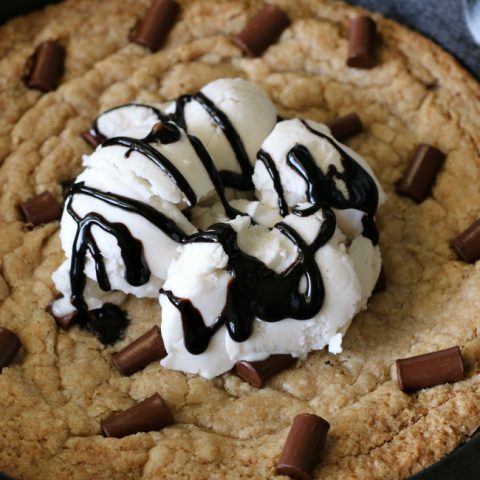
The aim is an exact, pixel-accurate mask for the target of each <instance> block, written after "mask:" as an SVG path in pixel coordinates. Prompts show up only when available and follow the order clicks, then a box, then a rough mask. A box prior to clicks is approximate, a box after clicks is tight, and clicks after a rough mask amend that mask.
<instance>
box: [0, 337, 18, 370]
mask: <svg viewBox="0 0 480 480" xmlns="http://www.w3.org/2000/svg"><path fill="white" fill-rule="evenodd" d="M21 346H22V344H21V342H20V339H19V338H18V337H17V335H16V334H15V333H14V332H12V331H11V330H8V329H7V328H3V327H0V371H1V370H2V368H3V367H7V366H8V365H10V363H11V362H12V360H13V359H14V357H15V355H16V354H17V352H18V351H19V350H20V347H21Z"/></svg>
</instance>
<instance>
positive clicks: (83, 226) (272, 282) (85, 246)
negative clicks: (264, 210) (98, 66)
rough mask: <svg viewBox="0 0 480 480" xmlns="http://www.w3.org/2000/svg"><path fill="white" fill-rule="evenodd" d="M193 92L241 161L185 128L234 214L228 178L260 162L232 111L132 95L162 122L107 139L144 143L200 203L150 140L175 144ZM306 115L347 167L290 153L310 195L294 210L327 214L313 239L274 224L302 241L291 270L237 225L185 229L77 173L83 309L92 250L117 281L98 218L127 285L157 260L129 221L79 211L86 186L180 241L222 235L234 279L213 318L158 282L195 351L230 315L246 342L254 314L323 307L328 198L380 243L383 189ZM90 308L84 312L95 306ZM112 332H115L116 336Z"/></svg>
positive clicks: (77, 261)
mask: <svg viewBox="0 0 480 480" xmlns="http://www.w3.org/2000/svg"><path fill="white" fill-rule="evenodd" d="M194 100H195V101H197V102H198V103H200V105H202V106H203V108H204V109H205V111H206V112H207V113H208V114H209V115H210V117H211V118H212V119H213V121H214V122H215V123H216V124H217V125H218V126H219V127H220V128H221V129H222V130H223V132H224V134H225V137H226V138H227V140H228V141H229V143H230V145H231V147H232V149H233V151H234V152H235V155H236V158H237V161H238V163H239V165H240V167H241V173H240V174H238V173H234V172H231V171H220V172H219V171H218V170H217V169H216V168H215V165H214V163H213V160H212V158H211V156H210V155H209V153H208V152H207V150H206V149H205V147H204V146H203V144H202V143H201V142H200V141H199V140H198V139H197V138H196V137H194V136H192V135H187V136H188V139H189V141H190V143H191V145H192V147H193V148H194V149H195V152H196V153H197V155H198V157H199V158H200V160H201V162H202V164H203V166H204V167H205V169H206V171H207V172H208V175H209V177H210V180H211V181H212V183H213V185H214V187H215V190H216V192H217V194H218V195H219V198H220V200H221V202H222V205H223V207H224V209H225V212H226V214H227V216H228V217H229V218H235V217H236V216H237V215H239V214H241V215H243V213H241V212H239V211H238V210H236V209H235V208H233V207H232V206H231V205H229V203H228V201H227V199H226V197H225V192H224V187H225V186H230V187H233V188H236V189H239V190H249V189H252V188H253V184H252V180H251V175H252V172H253V167H252V165H251V164H250V161H249V158H248V155H247V153H246V151H245V147H244V145H243V142H242V140H241V138H240V136H239V134H238V132H237V131H236V130H235V128H234V127H233V125H232V124H231V122H230V120H229V119H228V117H227V116H226V115H225V114H224V113H223V112H222V111H221V110H219V109H218V108H217V107H216V106H215V105H214V104H213V102H212V101H211V100H210V99H208V98H207V97H206V96H205V95H203V94H202V93H201V92H200V93H197V94H195V95H184V96H182V97H180V98H179V99H178V101H177V104H176V105H177V107H176V111H175V112H174V113H173V114H172V115H170V116H168V117H166V116H164V115H163V114H162V113H161V112H160V111H158V110H157V109H155V108H153V107H149V106H147V105H141V104H132V105H139V106H145V107H148V108H151V109H152V110H153V111H154V112H155V113H156V114H157V116H158V118H159V120H161V121H162V123H160V124H158V125H156V126H155V127H154V128H153V129H152V131H151V133H150V134H149V135H148V136H147V137H145V138H144V139H140V140H139V139H134V138H129V137H115V138H111V139H108V140H106V141H105V142H104V143H103V147H108V146H111V145H120V146H123V147H126V148H127V151H126V153H125V158H126V159H128V158H129V156H130V155H131V153H132V152H133V151H136V152H138V153H140V154H141V155H143V156H144V157H145V158H148V159H149V160H151V161H152V162H153V163H154V164H155V165H156V166H158V168H160V169H161V170H162V171H163V172H164V173H165V174H166V175H167V176H168V177H169V178H170V179H171V180H172V182H173V183H174V184H175V185H176V186H177V187H178V188H179V189H180V190H181V191H182V193H183V194H184V195H185V198H186V199H187V201H188V203H189V206H194V205H196V203H197V197H196V194H195V192H194V191H193V189H192V187H191V186H190V184H189V183H188V181H187V180H186V179H185V177H184V176H183V175H182V174H181V172H180V171H179V170H178V169H177V168H176V167H175V166H174V165H173V164H172V163H171V162H170V161H169V160H168V159H167V158H166V157H165V156H164V155H163V154H161V153H160V152H159V151H158V150H157V149H155V148H154V147H153V146H152V143H153V144H154V143H156V142H159V143H163V144H168V143H173V142H176V141H179V140H180V138H181V132H180V130H179V129H178V127H177V126H176V125H175V124H174V123H172V122H169V121H168V120H170V119H171V120H173V121H174V122H176V123H177V124H178V125H179V126H180V127H183V128H185V127H186V124H185V118H184V111H185V106H186V105H187V103H189V102H190V101H194ZM116 108H121V107H116ZM112 110H113V109H112ZM109 111H111V110H109ZM97 120H98V119H97ZM304 124H305V126H306V127H307V128H308V129H309V130H310V131H311V132H312V133H314V134H316V135H318V136H320V137H322V138H324V139H325V140H327V141H328V142H329V143H330V144H331V145H332V146H333V147H334V148H335V149H336V150H337V151H338V152H339V153H340V155H341V158H342V165H343V167H344V171H343V172H338V171H337V170H336V169H335V167H334V166H333V165H332V166H330V168H329V170H328V172H327V173H326V174H324V173H323V172H322V171H321V170H320V169H319V168H318V167H317V166H316V164H315V161H314V158H313V157H312V155H311V153H310V152H309V151H308V149H307V148H306V147H304V146H302V145H295V146H294V147H293V148H292V149H291V150H290V152H289V154H288V158H287V163H288V165H289V166H290V167H291V168H292V169H293V170H295V171H296V172H297V173H298V174H299V175H300V176H301V177H302V178H304V179H305V181H306V185H307V190H306V194H307V198H308V201H309V202H310V203H311V204H312V206H311V207H309V208H308V209H303V210H300V209H294V210H293V213H295V214H297V215H300V216H306V215H310V214H312V213H314V212H316V211H318V210H322V213H323V218H324V221H323V223H322V227H321V229H320V231H319V233H318V235H317V237H316V239H315V240H314V242H313V243H312V244H310V245H307V244H306V242H305V241H304V240H303V239H302V238H301V236H300V235H299V234H298V233H297V232H296V231H295V230H294V229H292V228H291V227H290V226H288V225H287V224H285V223H283V222H281V223H279V224H277V225H276V226H275V228H277V229H278V230H279V231H280V232H281V233H282V234H284V235H285V236H286V237H287V238H288V239H289V240H290V241H291V242H292V243H293V244H294V245H295V246H296V247H297V251H298V255H297V258H296V260H295V261H294V262H293V264H292V265H291V266H290V267H289V268H288V269H287V270H286V271H285V272H282V273H281V274H277V273H276V272H275V271H273V270H271V269H269V268H268V267H267V266H266V265H265V264H263V263H262V262H261V261H260V260H258V259H257V258H255V257H252V256H249V255H247V254H246V253H244V252H243V251H242V250H241V249H240V248H239V247H238V244H237V234H236V232H235V231H234V230H233V228H232V227H231V226H230V225H229V224H226V223H218V224H215V225H213V226H211V227H210V228H209V229H208V230H207V231H204V232H199V233H195V234H193V235H190V236H187V235H186V233H185V232H184V231H183V230H182V229H181V228H180V227H179V226H178V225H177V224H176V223H175V222H174V221H172V220H171V219H170V218H169V217H167V216H166V215H164V214H162V213H161V212H159V211H157V210H155V209H154V208H152V207H150V206H149V205H148V204H145V203H142V202H139V201H137V200H133V199H130V198H127V197H123V196H121V195H117V194H113V193H111V192H101V191H99V190H97V189H94V188H91V187H87V186H85V185H84V184H83V183H77V184H74V185H73V186H71V187H70V189H69V196H68V198H67V211H68V213H69V214H70V215H71V217H72V218H73V219H74V220H75V222H76V223H77V232H76V235H75V240H74V245H73V252H72V261H71V269H70V281H71V287H72V296H71V302H72V304H73V305H74V306H75V307H76V308H77V310H79V312H86V310H87V305H86V303H85V300H84V298H83V291H84V288H85V283H86V275H85V273H84V269H85V261H86V255H87V253H90V254H91V256H92V258H93V259H94V261H95V268H96V276H97V281H98V284H99V286H100V288H101V289H102V290H104V291H109V290H110V288H111V287H110V282H109V279H108V275H107V272H106V269H105V263H104V259H103V256H102V254H101V252H100V249H99V248H98V246H97V244H96V243H95V239H94V237H93V235H92V232H91V228H92V226H97V227H99V228H101V229H102V230H104V231H106V232H108V233H110V234H112V235H114V236H115V237H116V239H117V241H118V244H119V247H120V251H121V255H122V259H123V262H124V264H125V279H126V281H127V282H128V283H129V284H130V285H133V286H140V285H144V284H145V283H147V282H148V280H149V278H150V269H149V267H148V264H147V262H146V260H145V257H144V252H143V245H142V242H141V241H140V240H138V239H136V238H135V237H134V236H133V235H132V233H131V232H130V231H129V230H128V228H127V227H126V226H125V225H123V224H122V223H115V222H109V221H108V220H106V219H105V218H104V217H102V216H101V215H100V214H98V213H95V212H91V213H89V214H87V215H85V217H83V218H80V217H79V216H78V215H77V214H76V212H75V211H74V209H73V208H72V201H73V197H74V196H75V195H77V194H81V195H88V196H91V197H94V198H95V199H97V200H100V201H103V202H105V203H107V204H109V205H112V206H114V207H117V208H120V209H123V210H125V211H128V212H130V213H134V214H137V215H141V216H142V217H144V218H145V219H147V220H148V221H149V222H151V223H152V224H153V225H155V226H156V227H157V228H159V229H160V230H162V231H163V232H164V233H165V234H166V235H167V236H168V237H169V238H171V239H172V240H173V241H175V242H178V243H184V244H185V243H197V242H207V243H211V242H218V243H220V244H221V245H222V247H223V248H224V250H225V252H226V253H227V255H228V258H229V262H228V266H227V269H228V271H229V272H230V273H231V275H232V280H231V281H230V283H229V286H228V290H227V300H226V304H225V307H224V309H223V311H222V313H221V315H220V316H219V317H218V318H217V319H216V320H215V322H214V323H213V324H212V325H211V326H206V325H205V322H204V319H203V318H202V315H201V314H200V312H199V311H198V310H197V309H196V308H195V306H194V305H193V304H192V303H191V301H190V300H188V299H182V298H178V297H176V296H175V295H174V294H173V293H172V292H171V291H165V290H163V289H162V290H161V292H162V293H163V294H164V295H166V296H167V298H168V299H169V301H170V302H171V303H172V304H173V305H174V306H176V307H177V308H178V310H179V311H180V313H181V317H182V324H183V330H184V341H185V346H186V348H187V350H188V351H189V352H190V353H192V354H200V353H202V352H204V351H205V350H206V348H207V347H208V344H209V341H210V339H211V337H212V336H213V335H214V334H215V332H216V331H217V330H218V329H219V328H220V327H221V326H222V325H226V328H227V330H228V332H229V334H230V336H231V338H232V339H233V340H235V341H237V342H243V341H245V340H247V339H248V338H249V336H250V335H251V334H252V331H253V325H254V323H253V322H254V319H255V318H259V319H261V320H263V321H266V322H277V321H280V320H282V319H285V318H293V319H297V320H306V319H310V318H312V317H313V316H314V315H316V314H317V313H318V312H319V311H320V309H321V307H322V305H323V301H324V296H325V290H324V285H323V280H322V275H321V272H320V270H319V267H318V265H317V262H316V261H315V253H316V252H317V250H318V249H319V248H321V247H322V246H324V245H325V244H326V243H327V242H328V241H329V240H330V238H331V237H332V235H333V234H334V232H335V228H336V219H335V214H334V213H333V211H332V210H331V207H334V208H340V209H345V208H357V209H359V210H361V211H364V212H365V216H364V219H363V225H364V232H363V233H364V235H365V236H367V237H368V238H370V239H371V240H372V242H373V243H374V244H375V243H376V242H377V241H378V233H377V230H376V227H375V223H374V220H373V219H374V214H375V211H376V208H377V205H378V191H377V187H376V185H375V183H374V181H373V179H372V178H371V177H370V175H368V173H367V172H366V171H365V170H364V169H363V168H362V167H361V166H360V165H358V164H357V162H355V160H353V159H352V158H351V156H349V155H348V154H347V153H346V152H345V151H344V150H343V149H342V148H341V147H339V146H338V145H337V143H336V142H335V141H334V140H332V139H330V137H328V136H326V135H323V134H322V133H320V132H317V131H316V130H314V129H312V128H311V127H310V126H309V125H308V124H306V123H305V122H304ZM92 132H93V133H94V134H96V135H102V134H101V132H100V131H99V130H98V122H97V121H95V122H94V124H93V125H92ZM258 159H259V160H261V161H262V162H263V163H264V164H265V166H266V168H267V171H268V172H269V174H270V176H271V177H272V180H273V183H274V188H275V190H276V191H277V194H278V198H279V210H280V213H281V215H282V216H286V215H287V214H288V206H287V203H286V200H285V197H284V192H283V188H282V184H281V180H280V176H279V173H278V171H277V169H276V167H275V164H274V162H273V160H272V159H271V157H270V156H269V155H268V153H266V152H264V151H262V150H261V151H260V152H259V153H258ZM335 179H339V180H343V181H345V183H346V185H347V188H348V192H349V198H348V199H347V198H345V197H344V195H343V194H342V193H341V192H340V191H338V189H337V188H336V187H335ZM303 279H304V283H305V288H304V289H302V290H301V289H300V284H301V282H302V280H303ZM110 307H112V305H109V304H106V305H104V307H102V309H98V310H96V311H94V312H95V315H94V317H95V318H98V319H100V318H102V317H105V316H108V315H110V316H111V315H114V316H115V315H120V313H119V312H118V310H120V309H119V308H118V307H116V310H115V311H113V310H112V309H111V308H110ZM104 310H105V311H104ZM107 310H108V312H107ZM120 312H121V310H120ZM92 313H93V312H87V314H88V315H89V314H92ZM122 313H123V312H122ZM97 323H98V322H97ZM119 325H125V322H122V321H120V322H119ZM87 328H88V327H87ZM104 333H105V332H104ZM97 335H99V337H100V340H102V334H98V332H97ZM107 336H108V335H107ZM117 336H118V335H117ZM114 337H115V335H114ZM105 338H106V337H105V335H103V340H102V341H104V342H105V343H107V340H105ZM112 338H113V337H112ZM108 341H111V338H110V337H109V340H108Z"/></svg>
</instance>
